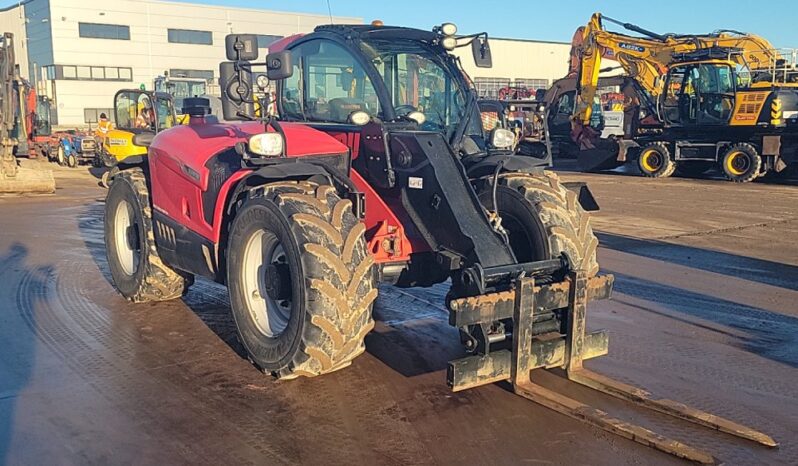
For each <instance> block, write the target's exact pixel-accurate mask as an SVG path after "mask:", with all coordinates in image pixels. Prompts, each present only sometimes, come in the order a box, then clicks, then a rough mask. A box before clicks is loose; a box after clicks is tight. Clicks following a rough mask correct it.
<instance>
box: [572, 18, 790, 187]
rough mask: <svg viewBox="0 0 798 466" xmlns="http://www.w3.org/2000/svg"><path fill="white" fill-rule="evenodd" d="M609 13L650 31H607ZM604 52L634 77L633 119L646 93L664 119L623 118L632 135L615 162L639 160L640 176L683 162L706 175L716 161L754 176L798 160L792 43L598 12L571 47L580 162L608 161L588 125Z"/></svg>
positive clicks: (735, 173) (733, 172)
mask: <svg viewBox="0 0 798 466" xmlns="http://www.w3.org/2000/svg"><path fill="white" fill-rule="evenodd" d="M604 21H606V22H610V23H614V24H617V25H620V26H622V27H623V28H624V29H626V30H628V31H632V32H636V33H638V34H641V35H642V36H643V37H640V36H632V35H627V34H622V33H617V32H611V31H608V30H606V29H605V28H604V25H603V22H604ZM607 58H611V59H612V60H614V61H616V62H617V63H618V64H619V66H620V67H621V68H622V69H623V71H624V72H625V74H626V75H628V76H629V77H630V78H632V79H634V80H635V81H636V89H637V91H636V92H637V93H638V99H637V102H635V100H636V99H635V96H634V95H627V100H628V102H627V105H628V108H630V109H631V110H632V111H631V112H629V113H628V114H627V116H626V118H636V116H635V115H634V114H633V113H634V109H635V107H636V106H637V107H639V102H640V101H641V100H651V101H653V102H655V109H656V110H655V111H656V117H657V122H658V124H657V125H654V126H653V127H652V126H651V125H647V126H646V128H644V129H643V130H641V129H640V128H639V126H638V125H635V124H630V125H625V126H626V127H627V128H628V129H629V131H628V134H625V138H624V139H623V140H621V141H620V143H619V144H618V147H617V150H615V151H610V154H611V155H610V157H611V158H612V157H614V159H615V160H614V162H616V166H617V164H622V163H625V162H626V161H627V160H636V161H637V165H638V168H639V169H640V171H641V172H642V174H643V175H645V176H649V177H655V178H661V177H667V176H670V175H671V174H672V173H674V171H675V170H676V169H677V167H678V168H679V170H680V171H684V172H689V173H692V174H699V173H702V172H705V171H707V170H708V169H710V168H712V167H713V166H718V165H719V166H720V168H721V169H722V171H723V172H724V174H725V175H726V177H727V178H728V179H730V180H732V181H736V182H747V181H752V180H754V179H756V178H757V177H758V176H761V175H764V174H765V173H767V172H769V171H773V172H780V171H782V170H784V169H785V168H786V167H787V166H788V165H789V164H791V163H798V69H797V68H796V67H795V63H796V53H795V52H794V51H793V52H791V53H788V54H785V53H783V52H780V51H778V50H776V49H775V48H774V47H773V46H772V45H771V44H770V42H768V41H767V40H766V39H764V38H762V37H759V36H756V35H753V34H746V33H741V32H737V31H730V30H725V31H718V32H714V33H711V34H704V35H676V34H665V35H663V34H657V33H654V32H651V31H648V30H645V29H643V28H641V27H639V26H636V25H633V24H630V23H623V22H620V21H617V20H614V19H612V18H608V17H606V16H602V15H601V14H600V13H595V14H594V15H593V16H592V17H591V19H590V21H589V22H588V24H587V25H586V26H585V27H582V28H580V29H579V30H577V33H576V35H575V38H574V43H573V45H572V50H571V70H570V75H571V76H573V77H574V78H575V79H576V91H577V92H576V97H577V98H576V99H575V105H574V112H573V115H572V116H573V131H572V137H573V138H574V140H575V142H577V143H578V144H579V146H580V148H581V149H583V150H586V151H587V153H586V155H585V156H584V157H582V156H581V155H580V157H581V158H582V159H583V160H582V162H583V163H582V165H583V166H593V167H607V165H608V164H607V163H606V162H607V160H602V158H601V157H602V156H601V155H597V154H598V152H597V151H595V149H596V148H597V146H598V141H597V136H598V134H599V132H598V131H596V130H595V129H594V128H591V126H590V123H591V116H592V113H593V107H594V98H595V96H596V92H597V89H598V80H599V74H600V72H601V71H602V68H601V64H602V60H603V59H607ZM640 94H645V97H646V99H641V98H639V97H640ZM591 158H592V160H585V159H591ZM604 158H606V156H604ZM611 162H612V161H611ZM609 165H610V166H611V165H612V163H610V164H609Z"/></svg>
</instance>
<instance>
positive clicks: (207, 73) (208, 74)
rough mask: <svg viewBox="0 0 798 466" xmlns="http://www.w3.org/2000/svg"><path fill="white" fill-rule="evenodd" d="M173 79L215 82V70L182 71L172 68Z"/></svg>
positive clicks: (170, 71) (170, 73)
mask: <svg viewBox="0 0 798 466" xmlns="http://www.w3.org/2000/svg"><path fill="white" fill-rule="evenodd" d="M169 76H170V77H172V78H197V79H205V80H207V81H213V70H181V69H176V68H172V69H170V70H169Z"/></svg>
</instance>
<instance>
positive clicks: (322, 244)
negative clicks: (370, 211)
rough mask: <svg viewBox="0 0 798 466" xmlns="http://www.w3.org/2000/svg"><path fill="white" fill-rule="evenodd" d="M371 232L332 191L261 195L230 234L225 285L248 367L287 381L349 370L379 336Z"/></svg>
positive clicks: (300, 189) (265, 190) (283, 185)
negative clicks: (368, 340) (374, 333)
mask: <svg viewBox="0 0 798 466" xmlns="http://www.w3.org/2000/svg"><path fill="white" fill-rule="evenodd" d="M364 234H365V226H364V225H363V223H362V222H360V221H359V220H358V219H357V218H356V217H355V215H354V214H353V212H352V203H351V202H350V201H349V200H346V199H341V198H340V197H339V196H338V195H337V193H336V192H335V189H334V188H333V187H331V186H327V185H317V184H315V183H311V182H306V181H303V182H278V183H271V184H267V185H264V186H262V187H259V188H256V189H254V190H253V191H251V192H250V193H249V196H248V198H247V199H246V200H245V201H243V203H242V204H241V205H240V207H239V209H238V211H237V213H236V215H235V219H234V220H233V224H232V226H231V228H230V235H229V245H228V248H227V285H228V289H229V291H230V303H231V307H232V311H233V317H234V319H235V322H236V327H237V328H238V335H239V338H240V340H241V342H242V344H243V345H244V347H245V348H246V350H247V352H248V354H249V357H250V360H251V361H252V362H253V363H254V364H255V365H256V366H257V367H259V368H260V369H261V370H263V371H265V372H270V373H272V374H274V375H275V376H277V377H280V378H286V379H289V378H295V377H298V376H307V377H313V376H317V375H321V374H324V373H328V372H332V371H335V370H338V369H342V368H344V367H346V366H348V365H349V364H350V363H351V362H352V360H353V359H354V358H355V357H357V356H358V355H360V354H361V353H363V351H365V344H364V338H365V336H366V334H367V333H368V332H369V331H371V329H372V328H374V321H373V319H372V316H371V309H372V305H373V303H374V300H375V299H376V297H377V288H376V277H375V274H374V270H373V264H374V260H373V258H372V257H371V254H370V253H369V252H368V250H367V247H366V240H365V236H364Z"/></svg>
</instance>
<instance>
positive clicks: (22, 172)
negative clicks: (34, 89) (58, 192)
mask: <svg viewBox="0 0 798 466" xmlns="http://www.w3.org/2000/svg"><path fill="white" fill-rule="evenodd" d="M28 92H29V88H28V86H27V85H26V83H25V82H24V81H23V80H22V78H21V77H20V75H19V68H18V66H17V64H16V60H15V56H14V35H13V34H11V33H8V32H7V33H4V34H3V36H2V39H0V193H52V192H54V191H55V180H54V179H53V174H52V172H51V171H49V170H35V169H32V168H27V167H20V166H19V165H18V162H17V157H16V155H17V153H18V152H26V153H29V152H30V151H33V150H34V149H33V148H32V147H31V146H32V145H33V144H34V141H33V137H32V134H33V133H32V131H33V128H31V127H30V126H31V122H30V121H29V118H28V116H29V113H30V112H33V111H34V109H28V100H29V99H28V95H27V93H28ZM34 100H35V99H34Z"/></svg>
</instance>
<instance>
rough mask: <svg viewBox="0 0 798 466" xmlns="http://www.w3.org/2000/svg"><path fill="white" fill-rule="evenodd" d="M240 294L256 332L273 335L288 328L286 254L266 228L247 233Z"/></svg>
mask: <svg viewBox="0 0 798 466" xmlns="http://www.w3.org/2000/svg"><path fill="white" fill-rule="evenodd" d="M242 272H243V273H242V275H243V276H242V283H243V287H244V297H245V301H246V305H247V310H248V311H249V314H250V316H251V317H252V321H253V322H254V323H255V326H256V327H257V329H258V331H260V332H261V333H262V334H263V335H265V336H267V337H269V338H275V337H277V336H279V335H280V334H282V333H283V331H285V329H286V327H288V320H289V319H290V317H291V308H292V307H293V303H292V296H291V290H292V283H291V274H290V270H289V268H288V257H287V256H286V254H285V249H284V248H283V246H282V244H280V241H279V240H278V239H277V237H276V236H275V235H274V234H273V233H271V232H268V231H266V230H258V231H256V232H255V233H253V234H252V236H250V238H249V240H248V241H247V243H246V246H245V248H244V260H243V270H242Z"/></svg>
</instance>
